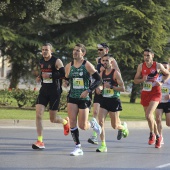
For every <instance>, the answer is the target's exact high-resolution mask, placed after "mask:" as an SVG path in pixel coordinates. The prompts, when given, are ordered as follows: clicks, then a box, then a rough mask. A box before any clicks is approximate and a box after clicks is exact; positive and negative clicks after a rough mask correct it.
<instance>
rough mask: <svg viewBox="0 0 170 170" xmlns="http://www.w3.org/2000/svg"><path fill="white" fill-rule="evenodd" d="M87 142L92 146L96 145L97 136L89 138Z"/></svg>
mask: <svg viewBox="0 0 170 170" xmlns="http://www.w3.org/2000/svg"><path fill="white" fill-rule="evenodd" d="M88 142H89V143H91V144H94V145H98V139H97V136H91V137H90V138H89V139H88Z"/></svg>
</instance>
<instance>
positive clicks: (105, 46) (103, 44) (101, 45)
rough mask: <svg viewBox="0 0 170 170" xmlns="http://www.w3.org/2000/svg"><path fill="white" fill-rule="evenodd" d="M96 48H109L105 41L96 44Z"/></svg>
mask: <svg viewBox="0 0 170 170" xmlns="http://www.w3.org/2000/svg"><path fill="white" fill-rule="evenodd" d="M97 47H98V48H109V46H108V45H107V44H106V43H101V44H97Z"/></svg>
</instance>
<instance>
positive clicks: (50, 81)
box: [42, 72, 53, 83]
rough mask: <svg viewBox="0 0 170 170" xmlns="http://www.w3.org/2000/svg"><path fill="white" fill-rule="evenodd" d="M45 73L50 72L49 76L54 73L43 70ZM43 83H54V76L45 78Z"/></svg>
mask: <svg viewBox="0 0 170 170" xmlns="http://www.w3.org/2000/svg"><path fill="white" fill-rule="evenodd" d="M43 73H46V74H48V75H49V76H50V75H51V76H52V73H51V72H50V73H48V72H42V74H43ZM43 83H53V80H52V78H43Z"/></svg>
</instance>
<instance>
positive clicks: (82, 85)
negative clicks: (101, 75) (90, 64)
mask: <svg viewBox="0 0 170 170" xmlns="http://www.w3.org/2000/svg"><path fill="white" fill-rule="evenodd" d="M85 64H86V60H84V61H83V63H82V65H81V66H80V67H79V68H76V67H74V65H73V62H72V64H71V68H70V73H69V76H68V78H69V84H70V93H69V97H71V98H76V99H80V100H89V99H90V98H89V96H88V97H86V98H80V95H81V93H82V92H83V91H85V90H87V89H88V88H89V79H90V74H89V73H88V71H87V70H86V67H85Z"/></svg>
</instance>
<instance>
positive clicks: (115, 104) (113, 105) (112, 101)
mask: <svg viewBox="0 0 170 170" xmlns="http://www.w3.org/2000/svg"><path fill="white" fill-rule="evenodd" d="M100 107H101V108H103V109H106V110H107V111H108V112H117V111H122V105H121V101H120V99H119V98H106V97H102V102H101V103H100Z"/></svg>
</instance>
